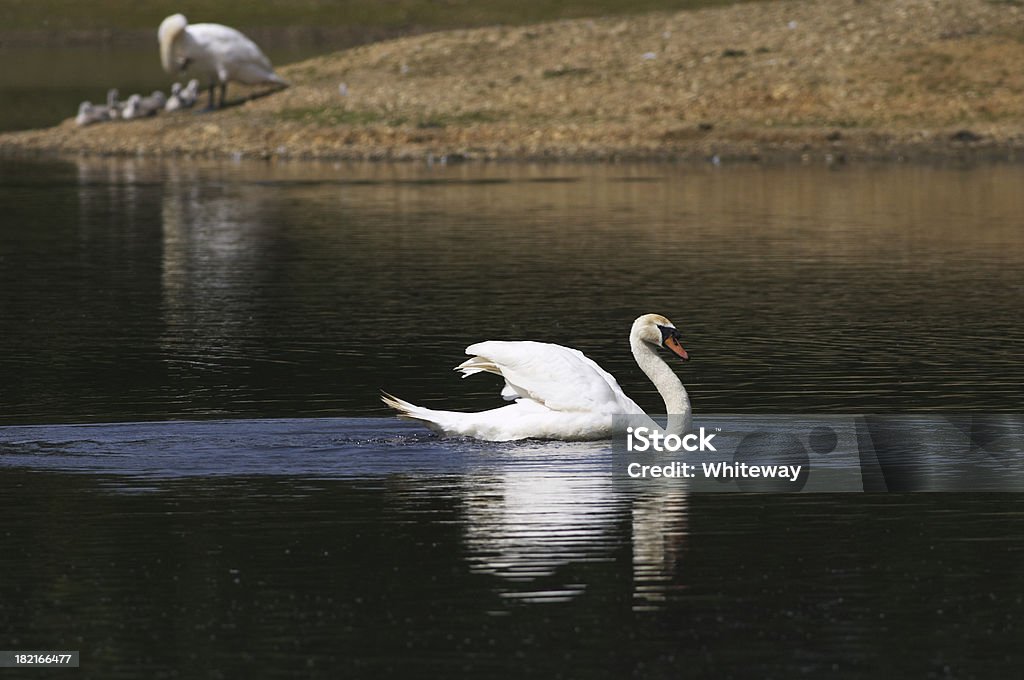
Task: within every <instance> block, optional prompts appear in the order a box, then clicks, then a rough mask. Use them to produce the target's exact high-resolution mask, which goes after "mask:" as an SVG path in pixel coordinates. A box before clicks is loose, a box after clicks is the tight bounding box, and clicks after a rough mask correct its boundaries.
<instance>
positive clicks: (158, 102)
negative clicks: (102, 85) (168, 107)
mask: <svg viewBox="0 0 1024 680" xmlns="http://www.w3.org/2000/svg"><path fill="white" fill-rule="evenodd" d="M166 102H167V95H165V94H164V93H163V92H161V91H160V90H154V91H153V94H151V95H149V96H148V97H143V96H142V95H138V94H133V95H132V96H131V97H128V101H127V102H125V105H124V107H123V108H122V109H121V117H122V118H124V119H125V120H132V119H134V118H145V117H147V116H155V115H156V114H157V112H158V111H160V110H161V109H163V108H164V104H165V103H166Z"/></svg>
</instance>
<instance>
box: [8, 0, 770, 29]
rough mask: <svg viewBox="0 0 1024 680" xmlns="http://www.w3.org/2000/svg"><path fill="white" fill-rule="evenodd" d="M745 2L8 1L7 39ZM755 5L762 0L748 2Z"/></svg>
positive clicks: (407, 22) (476, 19)
mask: <svg viewBox="0 0 1024 680" xmlns="http://www.w3.org/2000/svg"><path fill="white" fill-rule="evenodd" d="M740 1H744V0H587V1H584V0H564V1H562V0H526V1H524V0H447V1H445V2H438V1H437V0H261V1H260V2H254V3H239V2H235V1H234V0H231V1H228V0H153V1H151V2H138V0H91V1H90V2H82V1H81V0H2V1H0V31H3V32H12V31H13V32H17V31H24V30H51V31H67V30H77V31H81V30H86V31H88V30H107V29H111V30H118V29H152V30H153V31H156V27H157V26H158V25H159V23H160V21H161V20H162V19H163V18H164V17H165V16H167V15H170V14H173V13H175V12H182V13H184V14H185V16H187V17H188V18H189V20H190V21H195V22H201V21H214V22H218V23H224V24H228V25H232V26H238V27H243V28H244V27H287V26H314V27H322V28H327V27H334V26H337V27H344V26H366V27H375V28H388V29H402V28H413V27H418V28H427V29H435V28H454V27H463V26H482V25H490V24H526V23H536V22H541V21H550V20H555V19H567V18H576V17H583V16H606V15H615V14H639V13H643V12H650V11H656V10H684V9H697V8H701V7H710V6H718V5H732V4H736V3H737V2H740ZM745 1H747V2H751V1H757V0H745Z"/></svg>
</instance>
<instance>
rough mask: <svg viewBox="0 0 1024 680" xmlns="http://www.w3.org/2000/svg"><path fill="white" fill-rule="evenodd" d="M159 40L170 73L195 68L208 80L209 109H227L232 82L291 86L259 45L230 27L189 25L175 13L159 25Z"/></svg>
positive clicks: (166, 67) (173, 73)
mask: <svg viewBox="0 0 1024 680" xmlns="http://www.w3.org/2000/svg"><path fill="white" fill-rule="evenodd" d="M157 37H158V39H159V41H160V62H161V63H162V64H163V67H164V70H165V71H167V73H169V74H171V75H177V74H178V73H179V72H181V71H185V70H186V69H188V68H190V67H195V69H196V71H197V72H198V74H199V76H200V77H202V78H205V79H207V80H208V81H209V83H210V104H209V106H208V107H207V108H209V109H214V108H217V107H218V106H224V97H225V95H226V94H227V87H228V81H229V80H234V81H236V82H239V83H244V84H246V85H259V84H261V83H274V84H276V85H287V84H288V82H287V81H286V80H284V79H283V78H281V77H280V76H278V75H277V74H276V73H274V68H273V67H272V66H271V65H270V60H269V59H267V57H266V55H265V54H263V52H262V51H260V48H259V47H257V46H256V43H254V42H253V41H252V40H249V39H248V38H247V37H245V36H244V35H242V34H241V33H240V32H238V31H236V30H235V29H233V28H230V27H228V26H222V25H220V24H189V23H188V20H187V19H186V18H185V15H183V14H172V15H171V16H169V17H167V18H166V19H164V20H163V22H162V23H161V24H160V29H159V31H157ZM216 85H220V104H215V103H214V93H213V90H214V86H216Z"/></svg>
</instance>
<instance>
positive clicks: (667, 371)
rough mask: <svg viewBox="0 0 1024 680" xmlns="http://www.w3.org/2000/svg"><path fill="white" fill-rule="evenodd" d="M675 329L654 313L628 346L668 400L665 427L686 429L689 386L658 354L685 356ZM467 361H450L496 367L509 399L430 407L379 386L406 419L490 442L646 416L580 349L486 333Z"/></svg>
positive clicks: (606, 434) (575, 436) (570, 435)
mask: <svg viewBox="0 0 1024 680" xmlns="http://www.w3.org/2000/svg"><path fill="white" fill-rule="evenodd" d="M680 337H681V336H680V334H679V331H678V330H676V327H675V326H674V325H673V324H672V322H671V321H669V320H668V319H666V318H665V317H663V316H661V315H658V314H645V315H644V316H641V317H640V318H638V319H637V320H636V321H634V322H633V328H632V330H631V331H630V334H629V345H630V347H631V348H632V350H633V357H634V358H635V359H636V362H637V364H639V365H640V369H641V370H642V371H643V372H644V373H646V374H647V377H648V378H650V379H651V382H653V383H654V386H655V387H656V388H658V392H659V393H660V394H661V397H662V399H664V400H665V412H666V413H667V414H669V423H668V427H667V428H665V429H664V431H665V432H670V433H674V434H681V433H682V432H684V431H686V430H688V429H689V421H690V399H689V397H688V396H687V394H686V388H685V387H683V383H682V382H680V380H679V378H678V377H676V374H675V373H674V372H673V371H672V369H671V368H669V365H668V364H667V363H665V361H664V360H663V359H662V358H661V357H660V356H659V355H658V353H657V348H658V347H663V348H665V349H667V350H668V351H670V352H672V353H673V354H675V355H676V356H678V357H679V358H681V359H683V360H684V361H685V360H687V359H689V356H688V355H687V353H686V350H685V349H683V346H682V345H681V344H680V343H679V340H680ZM466 354H468V355H470V357H472V358H470V359H469V360H468V361H465V362H463V363H462V364H460V365H459V366H457V367H456V368H455V370H457V371H461V372H462V377H466V376H470V375H473V374H474V373H496V374H498V375H500V376H501V377H503V378H504V379H505V387H504V389H502V391H501V395H502V396H503V397H504V398H505V399H507V400H514V403H512V404H510V405H508V406H503V407H500V408H495V409H491V410H489V411H481V412H479V413H457V412H454V411H434V410H432V409H428V408H423V407H422V406H416V405H414V404H410V403H409V402H407V401H404V400H402V399H399V398H398V397H394V396H392V395H390V394H387V393H384V394H383V395H382V397H381V398H382V399H383V401H384V403H385V404H387V405H388V406H390V407H391V408H393V409H395V410H396V411H398V413H399V415H401V416H402V417H404V418H411V419H413V420H418V421H420V422H423V423H424V424H426V425H427V427H429V428H430V429H432V430H434V431H435V432H438V433H440V434H443V435H449V436H464V437H474V438H476V439H484V440H487V441H512V440H516V439H531V438H533V439H560V440H565V441H578V440H588V439H608V438H610V437H611V436H612V434H613V429H614V426H613V416H616V415H630V416H645V414H644V411H643V409H641V408H640V407H639V406H638V405H637V404H636V402H635V401H633V400H632V399H630V398H629V397H627V396H626V395H625V393H624V392H623V391H622V388H621V387H619V384H618V383H617V382H616V381H615V378H613V377H612V376H611V375H610V374H609V373H607V372H606V371H604V370H603V369H602V368H601V367H600V366H598V365H597V364H596V363H594V362H593V361H591V360H590V359H588V358H587V357H586V356H585V355H584V354H583V353H582V352H580V351H579V350H576V349H571V348H569V347H562V346H561V345H553V344H548V343H544V342H530V341H525V342H503V341H498V340H488V341H486V342H480V343H477V344H475V345H470V346H469V347H467V348H466Z"/></svg>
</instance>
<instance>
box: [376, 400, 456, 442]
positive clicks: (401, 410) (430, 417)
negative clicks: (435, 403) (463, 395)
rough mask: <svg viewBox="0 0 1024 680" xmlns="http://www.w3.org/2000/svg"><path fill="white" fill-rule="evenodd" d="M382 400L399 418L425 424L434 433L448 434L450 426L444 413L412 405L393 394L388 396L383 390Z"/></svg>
mask: <svg viewBox="0 0 1024 680" xmlns="http://www.w3.org/2000/svg"><path fill="white" fill-rule="evenodd" d="M380 400H381V401H383V402H384V403H385V404H387V405H388V406H390V407H391V408H393V409H394V410H395V411H397V412H398V417H399V418H405V419H406V420H415V421H417V422H420V423H423V424H424V425H426V426H427V427H429V428H430V429H431V430H433V431H434V432H438V433H440V434H447V433H448V426H446V424H445V423H444V422H443V421H444V416H445V412H444V411H433V410H431V409H429V408H424V407H422V406H417V405H416V404H413V403H410V402H408V401H406V400H405V399H400V398H399V397H396V396H395V395H393V394H388V393H387V392H384V391H383V390H381V393H380Z"/></svg>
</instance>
